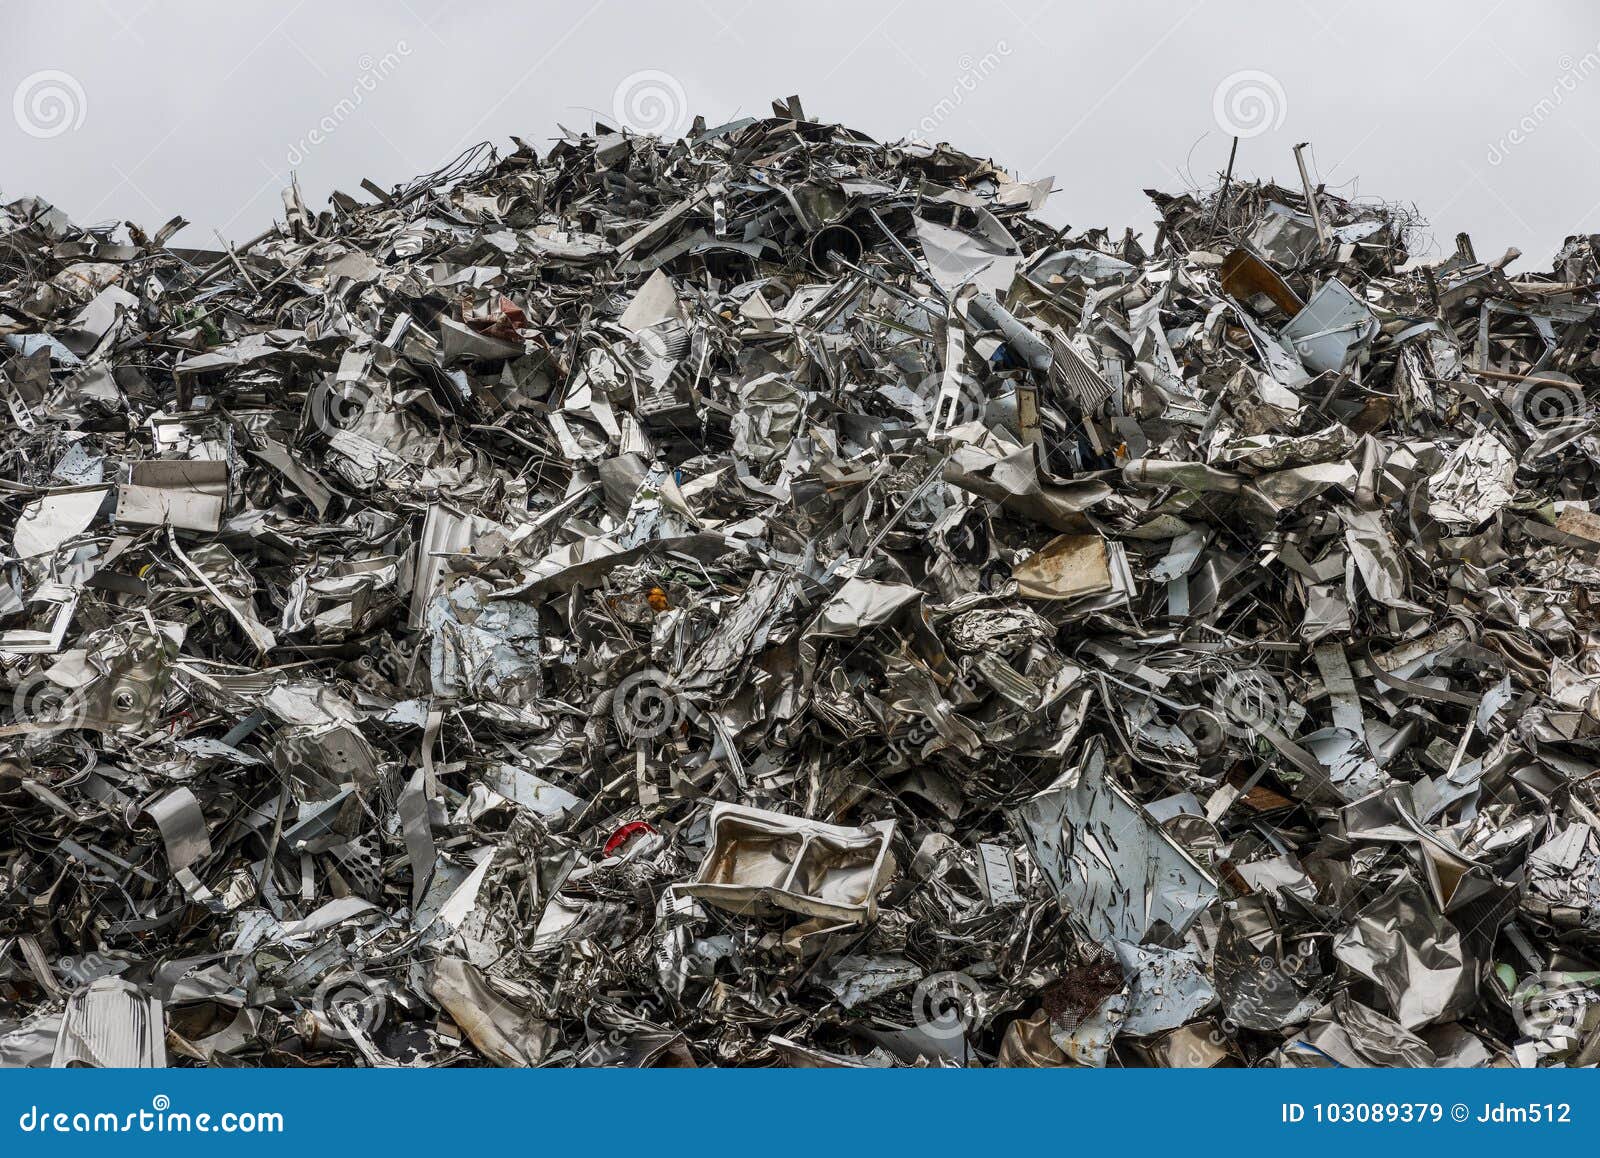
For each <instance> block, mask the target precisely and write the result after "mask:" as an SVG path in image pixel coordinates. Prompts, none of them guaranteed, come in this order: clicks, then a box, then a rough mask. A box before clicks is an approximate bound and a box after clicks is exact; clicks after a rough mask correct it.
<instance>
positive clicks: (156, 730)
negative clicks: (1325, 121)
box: [0, 100, 1600, 1066]
mask: <svg viewBox="0 0 1600 1158" xmlns="http://www.w3.org/2000/svg"><path fill="white" fill-rule="evenodd" d="M363 188H364V190H365V192H364V193H363V194H362V195H360V196H350V195H346V194H343V193H337V194H335V195H334V197H333V198H332V201H331V205H330V207H329V209H328V210H327V211H325V212H321V213H313V212H312V211H310V210H308V209H307V208H306V207H305V205H304V204H303V201H302V199H301V198H300V195H299V193H298V191H297V190H295V189H291V190H290V191H289V192H288V193H287V194H286V195H285V215H284V219H283V221H282V222H281V223H280V224H278V225H277V226H275V227H274V228H273V229H271V230H269V231H268V232H267V233H265V234H263V235H262V236H260V237H258V238H256V239H254V240H253V241H251V242H250V243H248V244H246V245H243V246H241V247H238V248H230V249H228V250H226V251H221V250H213V251H209V252H207V251H200V250H188V249H184V248H181V247H179V246H177V245H176V244H175V243H174V240H173V239H174V236H175V234H176V233H177V231H178V230H179V229H180V228H181V226H182V225H183V224H184V223H183V222H182V221H181V220H180V221H174V222H172V223H170V224H169V225H168V226H167V227H165V228H163V229H162V230H160V231H158V232H156V233H154V234H146V233H145V232H142V231H141V230H139V229H137V228H134V227H132V226H129V227H128V228H127V229H126V231H125V232H118V231H116V230H114V229H112V228H105V227H102V228H94V229H85V228H81V227H79V226H76V225H73V224H72V223H71V222H70V221H68V220H67V218H66V217H65V215H63V214H62V213H61V212H59V211H58V210H56V209H54V208H52V207H51V206H49V205H48V204H46V203H44V202H42V201H40V200H37V199H24V200H20V201H14V202H12V203H11V204H8V205H6V206H4V208H3V210H0V213H3V216H0V339H3V343H4V345H3V347H0V357H3V362H0V366H3V372H0V388H3V391H4V394H5V400H6V403H7V407H8V409H9V414H10V423H9V425H8V426H7V428H6V430H5V438H4V446H3V455H0V551H3V560H0V562H3V571H0V615H3V619H0V666H3V670H4V681H5V684H6V686H7V689H8V690H7V691H6V693H5V695H4V708H3V717H0V756H3V762H0V1062H3V1063H5V1064H9V1065H29V1066H42V1065H51V1064H54V1065H69V1064H89V1065H219V1066H248V1065H258V1066H291V1065H316V1066H326V1065H371V1066H449V1065H483V1064H496V1065H563V1066H565V1065H602V1064H609V1065H632V1066H647V1065H648V1066H708V1065H755V1066H770V1065H808V1066H894V1065H935V1066H942V1065H967V1066H988V1065H1093V1066H1099V1065H1122V1066H1212V1065H1293V1066H1331V1065H1349V1066H1367V1065H1370V1066H1391V1065H1406V1066H1418V1065H1449V1066H1489V1065H1495V1066H1501V1065H1513V1066H1535V1065H1551V1064H1564V1065H1580V1064H1590V1063H1592V1062H1594V1061H1596V1060H1600V1032H1597V1023H1600V1017H1597V1016H1596V1015H1595V1010H1596V1006H1595V1004H1594V1001H1595V1000H1596V991H1595V990H1594V989H1592V988H1591V986H1590V983H1591V982H1593V981H1595V980H1596V979H1597V977H1600V973H1597V972H1595V969H1596V962H1597V961H1600V872H1597V865H1600V794H1597V791H1596V777H1595V774H1594V773H1595V769H1596V760H1595V752H1596V746H1597V737H1600V632H1597V624H1596V619H1595V615H1594V610H1593V607H1594V601H1595V600H1596V599H1597V597H1600V511H1597V510H1596V509H1595V506H1596V501H1597V499H1600V485H1597V482H1600V479H1597V470H1596V464H1597V462H1600V440H1597V438H1596V423H1595V412H1594V410H1593V407H1592V406H1591V403H1590V399H1591V396H1592V395H1593V394H1594V393H1595V391H1596V390H1597V389H1600V327H1597V326H1596V317H1597V309H1600V297H1597V289H1600V260H1597V254H1596V239H1595V238H1592V237H1575V238H1572V239H1571V240H1570V241H1569V243H1568V244H1567V245H1566V246H1565V248H1564V249H1563V250H1562V252H1561V253H1560V254H1558V255H1557V257H1556V260H1555V265H1554V268H1553V269H1552V270H1551V272H1549V273H1547V274H1515V273H1512V272H1510V271H1509V266H1510V264H1511V260H1512V259H1513V258H1514V257H1515V256H1516V255H1515V254H1514V253H1510V254H1507V255H1506V256H1505V257H1503V258H1500V259H1498V260H1484V259H1483V258H1481V257H1479V256H1477V255H1476V254H1474V252H1473V249H1472V246H1471V243H1470V241H1469V240H1468V239H1467V238H1465V237H1462V238H1460V239H1458V241H1457V246H1456V252H1455V253H1454V254H1453V255H1452V256H1450V257H1449V258H1448V259H1447V260H1443V261H1435V262H1431V263H1415V262H1412V261H1411V258H1410V256H1409V255H1408V250H1407V244H1408V241H1411V242H1413V243H1414V238H1412V237H1411V236H1410V235H1411V234H1412V232H1413V231H1414V228H1415V225H1416V223H1415V221H1414V218H1413V217H1412V215H1410V214H1408V213H1406V212H1405V211H1402V210H1400V209H1398V208H1395V207H1390V206H1385V205H1379V204H1372V205H1368V204H1358V203H1352V202H1349V201H1345V200H1342V199H1340V198H1338V197H1336V196H1333V195H1332V194H1331V193H1329V192H1327V191H1326V190H1320V189H1301V188H1295V189H1288V188H1281V187H1278V186H1275V185H1271V184H1255V183H1246V184H1242V185H1241V184H1238V183H1231V184H1229V185H1224V186H1223V187H1221V188H1219V189H1217V190H1214V191H1212V192H1210V193H1207V194H1205V195H1184V196H1178V197H1170V196H1165V195H1160V194H1152V196H1153V198H1154V200H1155V202H1156V206H1157V209H1158V211H1159V214H1160V217H1161V223H1160V226H1159V229H1158V231H1157V232H1156V233H1155V234H1154V236H1153V238H1150V239H1149V240H1147V241H1141V240H1140V239H1138V238H1136V237H1135V236H1134V235H1133V234H1131V233H1129V234H1127V235H1125V236H1123V237H1115V236H1112V235H1109V234H1107V233H1106V232H1104V231H1102V230H1091V231H1088V232H1083V233H1072V232H1070V231H1069V230H1056V229H1052V228H1050V227H1048V226H1046V225H1044V224H1042V223H1041V222H1040V221H1039V220H1037V219H1036V218H1035V217H1034V216H1033V215H1032V214H1033V213H1034V211H1036V210H1038V209H1039V207H1040V206H1041V204H1042V203H1043V202H1044V200H1045V198H1046V196H1047V195H1048V193H1049V190H1050V183H1049V182H1048V181H1043V182H1034V183H1027V182H1022V181H1018V180H1015V179H1013V178H1012V177H1011V176H1009V175H1008V174H1007V173H1006V172H1005V171H1003V170H1001V169H999V168H997V167H995V166H994V165H993V164H991V163H989V162H986V161H981V160H977V159H974V158H973V157H970V156H967V155H965V154H963V153H960V152H957V151H955V150H954V149H952V148H950V147H948V146H938V147H931V146H926V145H921V144H914V143H903V142H902V143H898V144H891V145H883V144H878V143H876V142H874V141H872V140H870V139H869V138H867V137H865V136H863V135H861V134H859V133H855V132H852V131H850V130H848V129H844V128H840V127H838V126H834V125H826V124H820V123H816V122H813V121H810V120H808V119H806V118H805V116H804V114H803V112H802V111H801V109H800V106H799V102H798V101H794V100H790V101H787V102H783V103H780V104H779V105H776V106H775V107H774V111H773V115H772V116H771V117H769V118H763V119H752V120H744V121H740V122H738V123H735V124H730V125H724V126H721V127H716V128H707V127H706V126H705V125H704V124H703V122H697V123H696V125H695V127H694V129H693V130H692V132H691V133H690V135H689V136H688V137H687V138H685V139H684V140H682V141H679V142H676V143H665V142H661V141H658V140H655V139H653V138H650V137H643V136H637V135H634V134H632V133H624V132H612V131H609V130H607V129H605V128H604V127H601V128H600V129H597V131H596V133H595V134H593V135H584V136H575V135H574V136H569V137H567V138H566V139H563V140H561V141H560V142H559V143H557V144H556V145H555V146H554V147H553V148H552V149H550V150H549V151H548V152H547V153H545V154H544V155H542V156H541V155H540V154H539V153H538V152H537V151H536V150H534V149H532V148H530V147H527V146H524V145H522V144H521V143H520V142H518V148H517V150H516V151H515V152H513V153H512V154H510V155H509V156H506V157H504V158H499V157H496V156H495V155H493V154H492V152H491V151H490V150H488V149H487V148H486V147H483V148H480V149H478V150H473V151H471V152H469V154H467V155H465V156H463V158H461V159H460V160H459V161H458V162H457V163H456V164H454V165H452V166H451V167H450V168H448V169H447V170H444V171H441V172H438V173H435V174H430V175H428V176H426V177H424V178H421V179H419V180H417V181H416V182H414V183H412V184H411V185H409V186H406V187H403V188H398V189H393V190H388V191H385V190H382V189H380V188H378V187H376V186H374V185H371V184H370V183H364V185H363Z"/></svg>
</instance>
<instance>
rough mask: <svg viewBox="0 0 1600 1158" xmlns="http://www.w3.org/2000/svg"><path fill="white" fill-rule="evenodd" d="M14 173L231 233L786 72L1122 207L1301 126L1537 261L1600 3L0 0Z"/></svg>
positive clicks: (1592, 79) (57, 195)
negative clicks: (334, 196)
mask: <svg viewBox="0 0 1600 1158" xmlns="http://www.w3.org/2000/svg"><path fill="white" fill-rule="evenodd" d="M4 18H5V26H6V35H5V36H4V38H3V39H0V97H10V98H11V109H10V111H11V114H12V115H11V116H9V117H7V116H4V115H3V114H0V150H3V153H0V155H3V156H4V157H5V161H4V164H3V165H0V192H3V193H4V195H5V197H6V199H8V200H9V199H11V198H14V197H17V196H21V195H23V194H26V193H37V194H39V195H41V196H44V197H45V198H47V199H48V200H50V201H53V202H54V203H56V204H57V205H59V206H61V207H62V208H63V209H64V210H66V211H67V212H68V213H69V214H70V215H71V216H72V217H73V218H74V219H75V220H78V221H79V222H80V223H83V224H89V223H93V222H99V221H106V220H112V219H131V220H133V221H135V222H136V223H139V224H141V225H145V226H149V227H153V226H156V225H159V224H160V223H161V222H162V221H165V220H166V219H167V218H169V217H171V216H172V215H173V214H176V213H182V214H183V215H184V216H185V217H187V218H189V219H190V220H191V221H192V222H193V223H194V224H193V225H192V226H190V228H189V229H188V230H186V231H185V233H183V234H181V235H179V237H178V238H177V239H176V240H177V243H178V244H185V243H186V244H188V245H191V246H196V247H204V246H209V245H211V244H213V243H214V238H213V236H212V231H213V230H218V231H220V232H221V233H222V234H223V235H224V236H226V237H228V238H230V239H235V240H242V239H244V238H248V237H250V236H252V235H254V234H256V233H258V232H260V231H261V230H262V229H264V228H266V227H267V226H268V225H269V224H270V223H271V222H272V220H273V218H274V217H276V216H279V215H280V214H281V204H282V203H281V201H280V199H279V190H280V189H281V188H282V186H283V185H284V184H286V183H287V180H288V176H289V173H290V171H291V170H294V171H297V172H298V174H299V179H300V184H301V188H302V190H303V192H304V194H305V196H306V199H307V201H308V203H310V204H312V205H313V206H314V207H318V208H320V207H321V206H322V205H323V204H324V203H325V200H326V196H327V194H328V192H329V190H331V189H333V188H335V187H339V188H343V189H346V190H347V191H352V192H355V191H356V187H357V185H358V183H359V182H360V179H361V178H362V177H369V178H371V179H372V180H373V181H375V182H377V183H378V184H380V185H383V186H385V187H387V186H390V185H393V184H395V183H398V182H401V181H403V180H405V179H406V178H408V177H410V176H413V175H415V174H417V173H419V172H423V171H426V170H430V169H433V168H436V167H438V166H439V165H440V164H442V163H443V162H444V161H446V160H447V159H448V158H449V157H451V156H452V155H453V154H455V153H456V152H457V151H459V150H460V149H461V148H462V147H463V146H465V145H467V144H470V143H472V142H474V141H478V140H483V139H490V140H493V141H495V142H497V143H499V144H501V145H504V144H505V142H506V138H507V137H508V136H510V135H511V134H516V135H518V136H520V137H522V138H524V139H525V140H527V141H529V142H530V143H532V144H535V145H536V146H538V147H540V148H541V150H542V149H543V148H545V147H546V146H547V144H548V142H549V140H550V138H551V137H552V136H554V135H555V134H556V133H557V132H558V129H557V124H558V122H559V123H560V124H562V125H566V126H568V127H571V128H574V129H581V128H587V127H589V126H590V125H592V123H593V121H594V119H595V117H596V116H597V115H598V116H600V117H602V118H604V119H606V120H608V121H612V122H615V121H617V120H619V119H625V120H629V121H632V122H633V123H635V124H636V125H639V126H641V127H646V128H650V127H662V126H665V127H667V128H681V127H682V126H684V125H686V124H687V121H688V118H689V117H690V116H692V115H693V114H694V113H700V114H703V115H704V116H705V117H706V119H707V120H708V122H711V123H717V122H719V121H724V120H730V119H733V118H734V117H737V116H740V115H746V114H752V113H756V114H759V113H762V112H764V111H765V110H766V109H767V108H768V104H769V101H770V99H771V98H772V97H775V96H785V95H787V94H789V93H799V94H800V96H801V98H802V99H803V101H804V102H805V107H806V110H807V112H808V113H809V114H811V115H812V116H815V117H818V118H820V119H827V120H840V121H844V122H847V123H849V124H851V125H853V126H855V127H856V128H859V129H861V130H863V131H865V132H867V133H870V134H872V135H874V136H876V137H879V138H893V137H898V136H904V135H918V136H922V137H924V138H926V139H929V140H948V141H950V142H952V143H953V144H955V145H956V146H958V147H960V148H963V149H966V150H968V151H970V152H975V153H979V154H982V155H986V156H991V157H993V158H994V159H995V160H996V161H997V162H999V163H1000V164H1001V165H1003V166H1005V167H1006V168H1008V169H1009V170H1011V171H1012V172H1013V173H1016V174H1017V175H1019V176H1021V177H1024V178H1029V179H1031V178H1036V177H1042V176H1045V175H1054V176H1055V177H1056V178H1057V189H1058V192H1057V194H1056V195H1055V197H1054V198H1053V199H1052V203H1051V206H1050V208H1049V210H1048V211H1047V213H1046V216H1047V217H1049V218H1050V219H1051V220H1052V221H1054V222H1056V223H1057V224H1061V223H1066V222H1070V223H1072V224H1073V225H1074V226H1076V227H1087V226H1092V225H1109V226H1112V227H1114V228H1120V227H1121V226H1123V225H1132V226H1134V227H1135V228H1136V229H1138V230H1142V231H1143V232H1144V233H1145V236H1146V237H1147V238H1148V237H1149V236H1150V234H1151V230H1150V228H1149V222H1150V220H1151V218H1152V214H1151V212H1150V209H1149V207H1148V203H1147V202H1146V201H1145V199H1144V197H1143V194H1142V193H1141V190H1142V189H1144V188H1146V187H1160V188H1164V189H1167V190H1176V189H1178V188H1180V187H1182V186H1183V185H1184V183H1185V181H1186V180H1187V179H1196V180H1204V179H1205V178H1206V177H1207V175H1208V174H1212V173H1215V172H1216V171H1217V170H1219V169H1220V168H1221V167H1222V165H1223V164H1224V163H1225V161H1226V157H1227V149H1228V143H1229V139H1230V138H1229V133H1230V131H1238V132H1240V134H1241V135H1242V136H1244V140H1243V141H1242V143H1241V145H1240V150H1239V168H1240V170H1241V171H1242V172H1243V173H1244V174H1246V175H1261V176H1266V175H1276V176H1278V177H1279V179H1280V180H1283V181H1285V182H1290V181H1292V180H1294V163H1293V157H1292V155H1291V153H1290V148H1291V146H1292V145H1293V144H1294V143H1295V142H1297V141H1302V140H1309V141H1311V142H1312V143H1313V145H1314V154H1313V155H1314V157H1315V161H1316V171H1317V175H1318V176H1320V178H1321V179H1322V180H1324V181H1326V182H1327V183H1328V184H1329V185H1330V186H1334V187H1337V188H1338V189H1339V190H1340V191H1341V192H1344V193H1345V194H1346V195H1350V194H1352V193H1359V194H1360V195H1362V196H1367V197H1378V198H1383V199H1388V200H1404V201H1410V202H1414V203H1415V204H1416V205H1417V207H1418V208H1419V209H1420V210H1421V211H1422V213H1423V214H1424V215H1425V216H1426V217H1427V218H1428V219H1429V220H1430V221H1431V222H1432V226H1433V234H1434V237H1435V238H1436V240H1437V242H1438V243H1439V244H1443V245H1446V246H1447V245H1448V243H1449V239H1450V238H1451V237H1453V235H1454V234H1455V233H1456V232H1457V231H1459V230H1462V229H1466V230H1468V231H1470V232H1471V233H1472V235H1473V238H1474V241H1475V242H1476V244H1477V247H1478V250H1479V251H1480V253H1487V252H1488V251H1490V250H1493V251H1494V252H1496V253H1498V252H1499V251H1500V250H1501V249H1503V248H1504V247H1505V246H1507V245H1516V246H1517V247H1518V248H1520V249H1522V250H1523V252H1524V253H1525V254H1526V255H1527V256H1526V257H1525V258H1524V259H1523V261H1522V263H1521V265H1522V266H1523V267H1524V268H1540V269H1543V268H1546V267H1547V266H1548V260H1549V257H1550V254H1551V253H1552V252H1553V250H1554V248H1555V247H1556V246H1557V245H1558V244H1559V243H1560V240H1561V238H1562V237H1564V236H1565V235H1567V234H1568V233H1573V232H1579V231H1595V232H1600V144H1597V143H1596V141H1597V139H1600V117H1597V116H1596V113H1597V111H1600V5H1597V4H1595V3H1593V2H1592V0H1570V2H1565V3H1556V2H1545V3H1529V2H1528V0H1521V2H1518V3H1512V2H1511V0H1500V2H1493V0H1464V2H1456V3H1445V2H1443V0H1437V2H1436V0H1408V2H1404V3H1398V2H1395V0H1383V2H1377V3H1374V2H1369V0H1350V2H1345V3H1341V2H1340V0H1277V2H1274V3H1238V2H1230V0H1199V2H1196V0H1183V2H1179V0H1156V2H1150V3H1137V4H1134V3H1128V2H1126V0H1122V2H1118V3H1109V2H1107V3H1096V4H1080V3H1059V2H1058V3H1050V2H1048V0H990V2H987V3H978V2H975V0H966V2H961V3H956V2H951V0H899V2H895V0H845V2H840V0H808V2H807V3H804V4H774V3H771V2H762V0H676V2H674V3H671V4H657V3H643V2H641V0H589V2H586V3H540V2H527V0H524V2H522V3H513V2H510V0H474V2H473V3H471V4H456V5H447V4H446V3H444V2H443V0H387V2H378V0H341V2H339V3H330V2H328V0H321V2H312V0H273V2H271V3H263V2H257V0H229V2H228V3H225V4H219V3H215V2H214V0H204V2H200V0H183V2H155V0H148V2H146V0H126V2H117V0H65V2H61V0H57V2H53V3H44V2H39V3H33V2H30V0H6V4H5V13H4Z"/></svg>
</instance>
